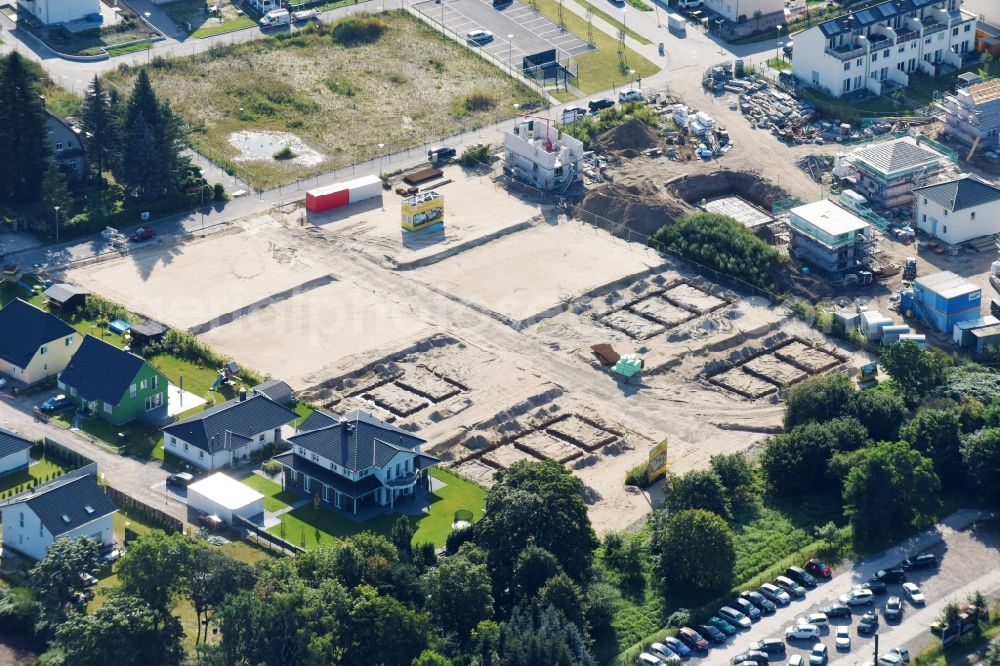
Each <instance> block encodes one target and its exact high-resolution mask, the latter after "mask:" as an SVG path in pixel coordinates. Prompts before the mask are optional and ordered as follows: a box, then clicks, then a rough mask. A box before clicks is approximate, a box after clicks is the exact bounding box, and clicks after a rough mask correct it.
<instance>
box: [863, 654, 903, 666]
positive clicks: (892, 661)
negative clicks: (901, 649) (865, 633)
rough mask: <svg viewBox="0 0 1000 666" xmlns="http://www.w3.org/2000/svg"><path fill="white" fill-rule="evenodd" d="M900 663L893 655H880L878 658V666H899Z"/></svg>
mask: <svg viewBox="0 0 1000 666" xmlns="http://www.w3.org/2000/svg"><path fill="white" fill-rule="evenodd" d="M868 663H869V664H870V663H871V662H868ZM902 663H903V662H901V661H900V660H899V657H897V656H896V655H894V654H880V655H879V657H878V666H900V664H902Z"/></svg>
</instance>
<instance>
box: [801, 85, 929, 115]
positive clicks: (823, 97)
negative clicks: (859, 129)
mask: <svg viewBox="0 0 1000 666" xmlns="http://www.w3.org/2000/svg"><path fill="white" fill-rule="evenodd" d="M800 94H801V96H802V97H803V98H804V99H806V100H807V101H809V102H812V104H814V105H815V106H816V108H817V109H819V110H820V111H823V112H824V113H826V114H827V115H829V116H830V117H832V118H839V119H840V120H843V121H844V122H856V121H857V120H858V118H861V117H863V116H871V115H895V116H912V115H913V111H911V110H909V109H907V108H906V107H902V106H899V105H897V104H895V103H894V102H893V101H892V100H891V99H887V98H885V97H873V98H869V99H864V100H861V101H847V100H841V99H839V98H837V97H831V96H830V95H827V94H825V93H822V92H820V91H819V90H816V89H815V88H802V89H801V91H800Z"/></svg>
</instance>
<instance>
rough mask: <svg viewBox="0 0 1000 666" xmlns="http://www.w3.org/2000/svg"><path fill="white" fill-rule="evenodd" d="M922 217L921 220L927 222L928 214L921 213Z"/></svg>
mask: <svg viewBox="0 0 1000 666" xmlns="http://www.w3.org/2000/svg"><path fill="white" fill-rule="evenodd" d="M920 218H921V220H920V221H921V222H927V215H926V214H924V215H921V216H920Z"/></svg>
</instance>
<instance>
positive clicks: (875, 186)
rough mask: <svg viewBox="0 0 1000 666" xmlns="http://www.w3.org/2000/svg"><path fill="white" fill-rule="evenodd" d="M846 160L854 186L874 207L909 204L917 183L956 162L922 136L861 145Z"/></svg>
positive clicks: (927, 180)
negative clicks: (855, 183) (855, 182)
mask: <svg viewBox="0 0 1000 666" xmlns="http://www.w3.org/2000/svg"><path fill="white" fill-rule="evenodd" d="M846 162H847V163H848V165H849V166H850V167H851V170H852V175H853V176H854V178H855V180H856V181H857V185H856V187H855V188H854V189H855V190H857V191H858V192H859V193H860V194H862V195H863V196H864V197H865V198H866V199H868V202H869V203H870V204H871V205H872V206H873V207H875V208H892V207H894V206H907V205H909V204H910V203H912V201H913V188H914V187H918V186H920V185H924V184H926V183H928V182H930V181H932V180H934V178H935V177H936V176H938V175H939V174H941V173H942V172H943V171H944V170H945V169H946V168H948V167H950V166H952V164H953V163H952V162H951V160H950V159H949V158H948V156H947V155H945V154H943V153H941V152H939V151H938V150H937V149H936V148H935V147H933V146H932V145H930V144H929V143H928V142H927V140H926V139H925V138H923V137H920V136H916V137H910V136H906V137H903V138H901V139H893V140H890V141H882V142H880V143H874V144H870V145H867V146H862V147H860V148H857V149H856V150H854V151H852V152H851V153H849V154H848V155H847V158H846Z"/></svg>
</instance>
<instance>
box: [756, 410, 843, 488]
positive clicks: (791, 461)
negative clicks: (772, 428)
mask: <svg viewBox="0 0 1000 666" xmlns="http://www.w3.org/2000/svg"><path fill="white" fill-rule="evenodd" d="M835 446H836V440H835V439H834V436H833V433H831V432H830V430H829V429H827V428H826V427H825V426H823V425H820V424H818V423H808V424H806V425H800V426H796V427H794V428H792V430H791V431H790V432H787V433H784V434H782V435H775V436H774V437H771V438H769V439H768V440H767V442H766V444H765V445H764V451H763V452H762V453H761V457H760V467H761V470H762V471H763V473H764V481H765V483H766V484H767V486H768V488H770V489H771V490H772V491H773V492H774V493H775V494H778V495H800V494H803V493H812V492H816V491H817V490H820V489H823V488H825V487H827V486H829V481H828V478H827V476H826V468H827V463H828V461H829V459H830V455H831V453H832V452H833V449H834V447H835Z"/></svg>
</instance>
